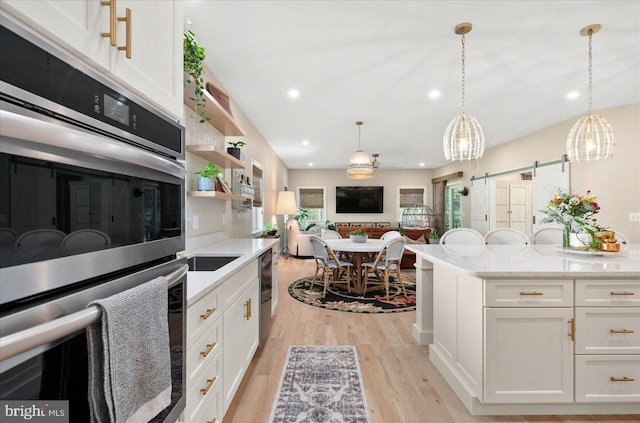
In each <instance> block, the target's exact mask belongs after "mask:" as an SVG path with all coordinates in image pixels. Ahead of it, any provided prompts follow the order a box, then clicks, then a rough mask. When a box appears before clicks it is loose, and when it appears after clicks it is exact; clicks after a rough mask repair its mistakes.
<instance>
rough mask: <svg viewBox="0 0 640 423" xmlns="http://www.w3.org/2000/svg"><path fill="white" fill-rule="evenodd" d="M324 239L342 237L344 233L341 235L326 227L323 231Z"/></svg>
mask: <svg viewBox="0 0 640 423" xmlns="http://www.w3.org/2000/svg"><path fill="white" fill-rule="evenodd" d="M321 238H322V239H341V238H342V235H340V234H339V233H338V232H336V231H332V230H331V229H325V230H324V231H322V236H321Z"/></svg>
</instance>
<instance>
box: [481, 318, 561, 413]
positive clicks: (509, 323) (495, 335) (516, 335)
mask: <svg viewBox="0 0 640 423" xmlns="http://www.w3.org/2000/svg"><path fill="white" fill-rule="evenodd" d="M572 317H573V309H572V308H487V309H485V319H486V322H485V325H486V329H485V330H486V333H485V339H486V340H485V390H484V402H485V403H550V402H571V401H573V341H572V340H571V336H570V335H569V334H570V332H571V324H572V323H571V320H572Z"/></svg>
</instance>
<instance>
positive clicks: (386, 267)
mask: <svg viewBox="0 0 640 423" xmlns="http://www.w3.org/2000/svg"><path fill="white" fill-rule="evenodd" d="M406 243H407V241H406V240H405V239H404V238H403V237H399V238H391V239H390V240H388V241H387V242H386V243H385V244H384V247H383V248H382V250H380V252H379V253H378V255H377V256H376V259H375V260H374V261H372V262H368V263H363V264H362V267H363V270H364V290H363V294H366V293H367V285H368V283H369V274H370V273H374V274H375V275H376V276H377V277H378V280H379V281H380V284H384V287H385V291H386V293H387V301H389V299H390V298H389V283H390V282H389V277H390V276H391V274H395V276H396V278H397V279H398V282H399V283H400V286H402V292H403V293H404V296H405V297H406V296H407V290H406V289H405V287H404V280H403V279H402V272H401V271H400V262H401V261H402V254H403V253H404V247H405V245H406Z"/></svg>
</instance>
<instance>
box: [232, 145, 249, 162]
mask: <svg viewBox="0 0 640 423" xmlns="http://www.w3.org/2000/svg"><path fill="white" fill-rule="evenodd" d="M227 144H229V145H231V147H227V153H229V154H231V155H232V156H233V157H235V158H236V159H238V160H240V147H244V146H245V145H247V143H245V142H244V141H227Z"/></svg>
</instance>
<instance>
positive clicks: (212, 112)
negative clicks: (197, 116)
mask: <svg viewBox="0 0 640 423" xmlns="http://www.w3.org/2000/svg"><path fill="white" fill-rule="evenodd" d="M194 96H195V84H194V83H193V82H191V83H190V84H189V85H187V86H186V87H184V104H185V105H186V106H187V107H189V108H190V109H191V110H194V101H193V100H192V98H194ZM204 97H205V99H206V100H207V101H206V102H205V112H206V113H207V116H209V117H210V118H211V120H210V121H209V123H210V124H211V125H212V126H213V127H214V128H216V129H217V130H218V131H220V132H221V133H222V135H225V136H241V137H243V136H245V135H246V134H245V133H244V131H243V130H242V128H240V126H239V125H238V123H237V122H236V121H235V120H234V119H233V116H231V115H230V114H229V113H227V111H226V110H225V109H224V108H223V107H222V106H221V105H220V103H218V101H217V100H216V99H215V98H213V96H212V95H211V94H209V92H208V91H207V90H205V91H204Z"/></svg>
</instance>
